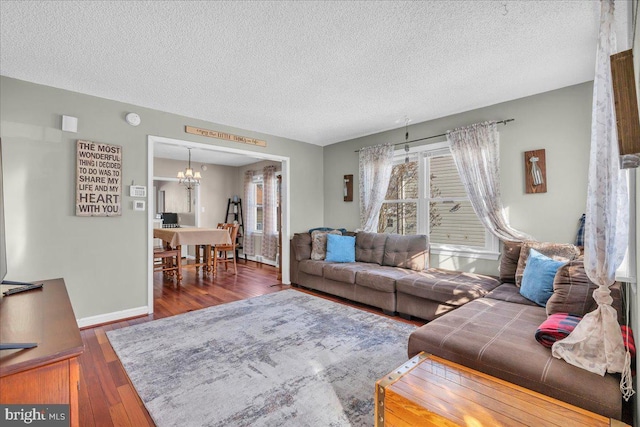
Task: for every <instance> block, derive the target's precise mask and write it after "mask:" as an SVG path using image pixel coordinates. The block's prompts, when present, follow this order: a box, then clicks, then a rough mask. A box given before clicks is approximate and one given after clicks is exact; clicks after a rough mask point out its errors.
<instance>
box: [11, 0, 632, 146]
mask: <svg viewBox="0 0 640 427" xmlns="http://www.w3.org/2000/svg"><path fill="white" fill-rule="evenodd" d="M616 7H617V11H616V19H617V31H618V47H619V48H620V50H622V49H626V48H628V46H627V43H628V21H629V20H628V16H629V9H630V3H629V2H628V1H620V0H619V1H618V2H617V6H616ZM598 15H599V3H598V2H595V1H508V2H504V1H424V2H420V1H411V2H396V1H390V2H382V1H377V2H373V1H366V2H356V1H354V2H326V1H321V2H287V1H282V2H266V1H264V2H240V1H238V2H206V1H202V2H200V1H188V2H187V1H184V2H183V1H80V2H76V1H5V0H2V1H1V3H0V17H1V19H0V74H2V75H5V76H9V77H14V78H17V79H21V80H27V81H31V82H35V83H40V84H44V85H49V86H54V87H58V88H63V89H68V90H72V91H77V92H82V93H86V94H90V95H95V96H99V97H103V98H108V99H113V100H117V101H122V102H127V103H131V104H135V105H140V106H144V107H149V108H154V109H158V110H162V111H167V112H171V113H176V114H181V115H185V116H189V117H194V118H198V119H203V120H208V121H211V122H215V123H220V124H225V125H230V126H235V127H239V128H243V129H248V130H253V131H258V132H264V133H267V134H272V135H278V136H282V137H287V138H291V139H294V140H299V141H304V142H309V143H313V144H318V145H327V144H331V143H334V142H339V141H343V140H346V139H350V138H355V137H359V136H363V135H368V134H372V133H376V132H380V131H384V130H388V129H393V128H398V127H402V126H403V125H404V121H405V119H404V118H405V117H407V118H409V119H410V120H411V121H412V122H413V123H417V122H421V121H425V120H429V119H434V118H438V117H443V116H446V115H450V114H454V113H458V112H463V111H467V110H470V109H474V108H479V107H483V106H487V105H492V104H495V103H498V102H503V101H507V100H511V99H516V98H521V97H523V96H528V95H532V94H536V93H540V92H544V91H548V90H553V89H557V88H560V87H564V86H569V85H573V84H577V83H581V82H585V81H588V80H592V79H593V75H594V61H595V49H596V38H597V29H598ZM143 120H144V117H143Z"/></svg>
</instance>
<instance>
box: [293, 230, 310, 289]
mask: <svg viewBox="0 0 640 427" xmlns="http://www.w3.org/2000/svg"><path fill="white" fill-rule="evenodd" d="M290 248H291V258H290V261H289V273H290V275H291V282H292V283H295V284H298V268H299V264H300V261H302V260H305V259H311V235H310V234H309V233H295V234H294V235H293V237H292V238H291V243H290Z"/></svg>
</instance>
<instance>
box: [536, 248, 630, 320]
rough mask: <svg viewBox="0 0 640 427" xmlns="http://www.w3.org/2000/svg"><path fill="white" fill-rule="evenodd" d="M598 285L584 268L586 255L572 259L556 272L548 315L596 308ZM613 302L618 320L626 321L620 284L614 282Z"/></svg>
mask: <svg viewBox="0 0 640 427" xmlns="http://www.w3.org/2000/svg"><path fill="white" fill-rule="evenodd" d="M597 287H598V286H597V285H596V284H595V283H593V282H592V281H591V280H590V279H589V277H587V272H586V271H585V269H584V257H583V256H580V257H578V258H577V259H575V260H573V261H570V262H569V263H567V264H565V265H564V266H562V267H561V268H560V269H559V270H558V272H557V273H556V277H555V279H554V281H553V295H551V298H549V301H547V306H546V307H547V315H551V314H554V313H570V314H575V315H577V316H584V315H585V314H587V313H589V312H591V311H593V310H595V309H596V308H597V307H598V304H596V302H595V300H594V299H593V291H594V290H596V288H597ZM609 289H610V290H611V297H612V298H613V302H612V303H611V306H612V307H613V308H615V309H616V311H617V312H618V322H620V323H621V324H622V323H624V320H623V319H624V312H623V310H622V307H623V306H622V300H621V293H620V284H619V283H614V284H613V285H611V287H610V288H609Z"/></svg>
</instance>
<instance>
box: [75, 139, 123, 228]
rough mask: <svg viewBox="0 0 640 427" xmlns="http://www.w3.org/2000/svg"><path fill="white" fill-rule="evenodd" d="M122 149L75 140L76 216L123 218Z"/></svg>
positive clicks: (115, 146) (117, 146)
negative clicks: (121, 216)
mask: <svg viewBox="0 0 640 427" xmlns="http://www.w3.org/2000/svg"><path fill="white" fill-rule="evenodd" d="M121 199H122V147H121V146H119V145H111V144H101V143H98V142H91V141H82V140H78V143H77V154H76V216H118V215H122V207H121Z"/></svg>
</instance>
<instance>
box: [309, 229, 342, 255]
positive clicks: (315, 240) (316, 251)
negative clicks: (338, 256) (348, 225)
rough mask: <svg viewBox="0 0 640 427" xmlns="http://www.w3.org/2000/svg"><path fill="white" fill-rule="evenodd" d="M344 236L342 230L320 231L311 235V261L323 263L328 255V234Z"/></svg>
mask: <svg viewBox="0 0 640 427" xmlns="http://www.w3.org/2000/svg"><path fill="white" fill-rule="evenodd" d="M329 233H331V234H342V232H341V231H340V230H331V231H319V230H316V231H314V232H312V233H311V259H312V260H315V261H321V260H323V259H324V258H325V256H326V255H327V234H329Z"/></svg>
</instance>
